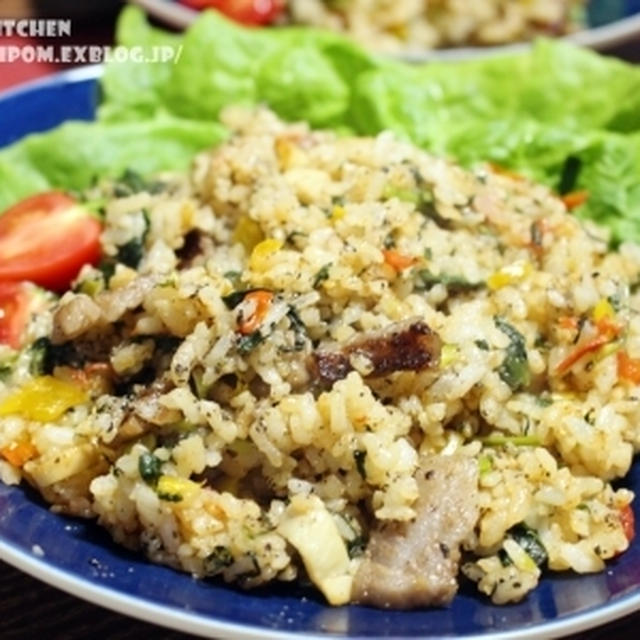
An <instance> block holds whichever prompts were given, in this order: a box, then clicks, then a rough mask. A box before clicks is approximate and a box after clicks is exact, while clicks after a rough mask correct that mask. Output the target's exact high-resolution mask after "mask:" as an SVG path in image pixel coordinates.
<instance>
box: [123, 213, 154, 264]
mask: <svg viewBox="0 0 640 640" xmlns="http://www.w3.org/2000/svg"><path fill="white" fill-rule="evenodd" d="M142 215H143V216H144V231H143V232H142V235H141V236H140V237H139V238H131V240H129V242H126V243H125V244H123V245H122V246H120V247H118V254H117V259H118V261H119V262H122V264H126V265H127V267H131V268H132V269H136V268H137V267H138V265H139V264H140V261H141V260H142V257H143V256H144V242H145V240H146V237H147V235H148V233H149V228H150V226H151V224H150V220H149V213H148V212H147V211H146V210H145V211H143V212H142Z"/></svg>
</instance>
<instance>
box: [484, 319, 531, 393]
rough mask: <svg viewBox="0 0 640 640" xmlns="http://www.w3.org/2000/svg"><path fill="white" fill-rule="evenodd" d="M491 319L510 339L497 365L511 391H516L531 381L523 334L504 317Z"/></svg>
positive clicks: (500, 374) (501, 376)
mask: <svg viewBox="0 0 640 640" xmlns="http://www.w3.org/2000/svg"><path fill="white" fill-rule="evenodd" d="M493 320H494V322H495V325H496V327H498V329H500V331H502V333H504V334H505V335H506V336H507V337H508V338H509V340H510V342H509V346H508V347H507V349H506V352H505V357H504V360H503V361H502V364H501V365H500V366H499V367H498V374H499V376H500V378H501V379H502V380H503V381H504V382H506V383H507V384H508V385H509V387H511V390H512V391H517V390H518V389H521V388H522V387H526V386H527V385H528V384H529V382H530V381H531V374H530V372H529V359H528V357H527V348H526V343H525V340H524V336H523V335H522V334H521V333H520V332H519V331H518V330H517V329H516V328H515V327H513V326H512V325H510V324H509V323H508V322H507V321H506V320H505V319H504V318H501V317H500V316H496V317H495V318H494V319H493Z"/></svg>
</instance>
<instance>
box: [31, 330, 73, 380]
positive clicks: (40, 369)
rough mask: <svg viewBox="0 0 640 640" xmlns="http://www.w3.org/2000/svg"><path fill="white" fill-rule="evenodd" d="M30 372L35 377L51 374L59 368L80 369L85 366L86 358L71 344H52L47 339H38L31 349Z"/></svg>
mask: <svg viewBox="0 0 640 640" xmlns="http://www.w3.org/2000/svg"><path fill="white" fill-rule="evenodd" d="M29 355H30V356H31V360H30V362H29V372H30V373H31V375H33V376H41V375H45V374H50V373H52V372H53V370H54V369H55V368H56V367H58V366H68V367H73V368H74V369H80V368H81V367H83V366H84V364H85V359H84V357H83V356H82V355H81V354H79V353H78V351H77V350H76V348H75V347H74V345H73V344H72V343H70V342H67V343H65V344H56V345H54V344H52V342H51V340H49V338H46V337H42V338H38V339H37V340H34V342H33V343H32V344H31V346H30V347H29Z"/></svg>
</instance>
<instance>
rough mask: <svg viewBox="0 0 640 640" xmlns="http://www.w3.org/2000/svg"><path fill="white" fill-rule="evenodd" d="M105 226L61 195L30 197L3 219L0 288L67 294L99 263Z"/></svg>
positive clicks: (13, 208) (58, 193)
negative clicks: (24, 285)
mask: <svg viewBox="0 0 640 640" xmlns="http://www.w3.org/2000/svg"><path fill="white" fill-rule="evenodd" d="M101 230H102V226H101V225H100V223H99V222H98V220H96V219H95V218H94V217H92V216H91V215H90V214H89V212H88V211H87V210H86V209H84V208H83V207H82V206H81V205H79V204H77V203H76V201H75V200H73V198H70V197H69V196H67V195H66V194H64V193H61V192H59V191H49V192H46V193H41V194H38V195H35V196H31V197H30V198H27V199H26V200H23V201H22V202H19V203H18V204H16V205H14V206H13V207H10V208H9V209H7V210H6V211H5V212H4V213H3V214H2V215H0V282H2V281H14V282H15V281H20V280H30V281H31V282H35V283H36V284H38V285H40V286H41V287H46V288H48V289H52V290H54V291H64V290H66V289H68V288H69V285H70V283H71V281H72V280H73V279H74V278H75V277H76V276H77V275H78V271H80V268H81V267H82V266H83V265H84V264H87V263H91V264H95V263H96V262H97V261H98V260H99V258H100V232H101Z"/></svg>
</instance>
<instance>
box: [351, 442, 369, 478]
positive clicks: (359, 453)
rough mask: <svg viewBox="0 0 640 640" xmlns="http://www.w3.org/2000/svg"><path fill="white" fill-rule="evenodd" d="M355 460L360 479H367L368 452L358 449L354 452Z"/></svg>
mask: <svg viewBox="0 0 640 640" xmlns="http://www.w3.org/2000/svg"><path fill="white" fill-rule="evenodd" d="M353 459H354V460H355V461H356V469H357V470H358V473H359V474H360V477H361V478H363V479H365V480H366V478H367V470H366V469H365V466H364V464H365V461H366V459H367V452H366V450H364V449H356V450H355V451H354V452H353Z"/></svg>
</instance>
